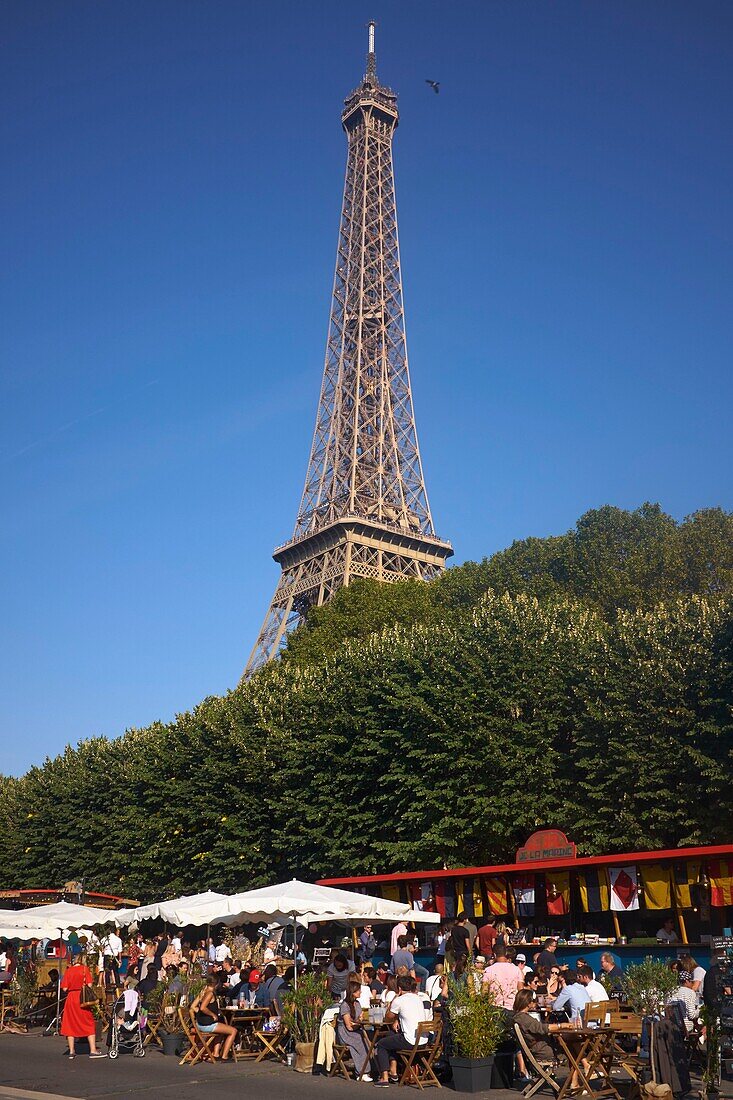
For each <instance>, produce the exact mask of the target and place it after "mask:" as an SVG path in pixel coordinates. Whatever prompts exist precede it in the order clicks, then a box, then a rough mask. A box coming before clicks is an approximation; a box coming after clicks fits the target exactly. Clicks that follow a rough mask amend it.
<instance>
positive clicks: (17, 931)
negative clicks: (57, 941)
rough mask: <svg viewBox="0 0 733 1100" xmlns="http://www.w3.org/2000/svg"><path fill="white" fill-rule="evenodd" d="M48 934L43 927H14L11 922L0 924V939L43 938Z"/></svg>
mask: <svg viewBox="0 0 733 1100" xmlns="http://www.w3.org/2000/svg"><path fill="white" fill-rule="evenodd" d="M47 935H48V932H47V929H46V928H45V927H44V928H15V927H14V926H13V925H12V924H11V925H6V924H5V922H4V921H3V922H2V923H1V924H0V940H23V941H25V940H44V939H46V937H47Z"/></svg>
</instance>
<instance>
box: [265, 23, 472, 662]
mask: <svg viewBox="0 0 733 1100" xmlns="http://www.w3.org/2000/svg"><path fill="white" fill-rule="evenodd" d="M374 28H375V24H374V23H370V24H369V52H368V54H367V67H366V73H365V74H364V78H363V80H362V82H361V84H360V85H359V87H358V88H356V89H355V91H353V92H352V93H351V94H350V95H349V96H348V98H347V99H346V100H345V104H344V110H343V113H342V115H341V122H342V124H343V128H344V130H345V131H346V136H347V140H348V156H347V160H346V181H345V184H344V200H343V208H342V211H341V224H340V228H339V237H338V250H337V255H336V273H335V277H334V285H333V297H332V304H331V319H330V324H329V330H328V341H327V345H326V362H325V367H324V371H323V382H322V385H321V396H320V401H319V404H318V413H317V416H316V427H315V432H314V435H313V445H312V447H311V455H310V461H309V463H308V473H307V475H306V479H305V488H304V490H303V498H302V500H301V503H300V508H299V510H298V518H297V519H296V521H295V530H294V531H293V536H292V538H291V539H290V541H289V542H286V543H285V544H284V545H283V546H279V547H278V548H277V549H276V550H275V552H274V554H273V557H274V559H275V561H276V562H278V564H279V565H280V567H281V570H282V572H281V575H280V580H279V582H278V585H277V588H276V590H275V595H274V596H273V598H272V602H271V604H270V607H269V610H268V612H267V615H266V616H265V621H264V623H263V625H262V629H261V631H260V634H259V637H258V638H257V642H256V643H255V646H254V649H253V650H252V653H251V655H250V658H249V661H248V663H247V667H246V669H245V674H244V675H245V677H248V676H250V675H251V674H252V673H253V672H254V671H256V669H258V668H259V667H260V666H261V665H263V664H264V663H265V662H266V661H269V660H270V659H271V658H273V657H275V656H277V654H278V653H279V652H280V649H281V648H282V645H283V643H284V640H285V638H286V636H287V633H288V631H290V630H292V629H293V628H295V627H296V626H298V625H299V624H300V623H301V622H302V621H303V619H304V617H305V615H306V614H307V612H308V609H309V608H310V607H312V606H313V605H320V604H323V603H326V602H327V601H328V600H329V599H330V598H331V596H333V594H334V593H335V592H336V591H337V590H338V589H339V588H341V587H343V586H344V585H348V584H350V583H351V582H352V581H353V580H355V579H356V578H357V577H370V578H373V579H374V580H378V581H400V580H406V579H407V578H416V579H420V580H429V579H430V578H432V577H434V576H436V575H437V574H438V573H439V572H440V571H441V570H442V569H444V568H445V562H446V559H447V558H449V557H450V556H451V555H452V553H453V549H452V547H451V545H450V543H449V542H446V541H444V540H443V539H440V538H438V537H437V536H436V534H435V529H434V527H433V519H432V516H431V514H430V506H429V504H428V497H427V492H426V490H425V479H424V477H423V470H422V462H421V460H420V451H419V448H418V442H417V432H416V429H415V415H414V412H413V407H412V392H411V389H410V375H409V370H408V365H407V342H406V338H405V317H404V310H403V305H402V277H401V274H400V251H399V241H398V235H397V208H396V204H395V187H394V165H393V162H392V139H393V137H394V133H395V130H396V129H397V123H398V119H399V115H398V111H397V96H396V95H395V93H394V92H393V91H392V90H391V89H390V88H387V87H385V86H384V85H383V84H381V83H380V81H379V79H378V77H377V66H376V56H375V52H374Z"/></svg>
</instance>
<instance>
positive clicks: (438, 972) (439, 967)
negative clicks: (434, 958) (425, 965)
mask: <svg viewBox="0 0 733 1100" xmlns="http://www.w3.org/2000/svg"><path fill="white" fill-rule="evenodd" d="M444 971H445V967H444V965H443V963H439V962H436V964H435V973H434V974H431V975H430V977H429V978H428V980H427V982H426V983H425V992H426V993H427V995H428V997H429V998H430V1000H431V1001H437V1000H439V999H440V998H441V997H444V996H445V992H444V989H445V986H446V985H447V978H446V976H445V973H444Z"/></svg>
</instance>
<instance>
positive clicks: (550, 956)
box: [537, 936, 557, 970]
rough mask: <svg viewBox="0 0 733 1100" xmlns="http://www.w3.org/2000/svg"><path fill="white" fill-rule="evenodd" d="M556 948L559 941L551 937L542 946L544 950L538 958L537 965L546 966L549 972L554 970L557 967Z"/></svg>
mask: <svg viewBox="0 0 733 1100" xmlns="http://www.w3.org/2000/svg"><path fill="white" fill-rule="evenodd" d="M556 948H557V940H555V939H553V938H552V936H549V937H548V938H547V939H546V940H545V942H544V943H543V944H542V950H541V951H540V953H539V955H538V957H537V965H538V966H546V967H547V969H548V970H552V968H553V966H557V956H556V955H555V949H556Z"/></svg>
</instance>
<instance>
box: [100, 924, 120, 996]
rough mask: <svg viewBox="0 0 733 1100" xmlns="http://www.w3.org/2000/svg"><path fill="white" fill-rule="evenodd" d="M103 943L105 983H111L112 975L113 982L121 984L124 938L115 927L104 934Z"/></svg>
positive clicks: (116, 984)
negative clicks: (121, 937)
mask: <svg viewBox="0 0 733 1100" xmlns="http://www.w3.org/2000/svg"><path fill="white" fill-rule="evenodd" d="M101 944H102V964H103V967H104V975H105V979H106V982H105V984H108V983H109V978H110V976H111V977H112V984H114V985H115V986H118V985H119V984H120V963H121V962H122V940H121V939H120V937H119V936H118V935H117V933H116V932H115V930H114V928H113V929H112V930H111V931H110V932H107V933H106V935H104V936H102V939H101Z"/></svg>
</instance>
